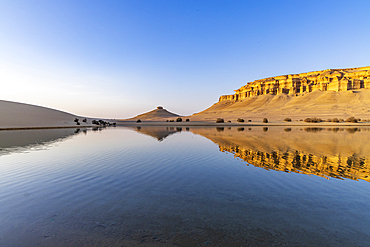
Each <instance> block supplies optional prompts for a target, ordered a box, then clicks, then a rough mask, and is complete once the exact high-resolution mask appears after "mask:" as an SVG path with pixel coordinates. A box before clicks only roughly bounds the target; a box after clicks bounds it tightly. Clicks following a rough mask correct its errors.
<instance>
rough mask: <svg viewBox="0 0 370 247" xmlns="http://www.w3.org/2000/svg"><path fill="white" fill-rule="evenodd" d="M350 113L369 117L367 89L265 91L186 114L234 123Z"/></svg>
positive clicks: (196, 119)
mask: <svg viewBox="0 0 370 247" xmlns="http://www.w3.org/2000/svg"><path fill="white" fill-rule="evenodd" d="M350 116H354V117H356V118H361V119H370V90H369V89H358V90H350V91H342V92H335V91H321V90H315V91H313V92H307V93H302V94H279V95H273V94H267V95H260V96H253V97H248V98H245V99H242V100H237V101H232V100H224V101H221V102H218V103H216V104H214V105H213V106H211V107H210V108H208V109H206V110H204V111H202V112H199V113H196V114H193V115H191V116H188V117H187V118H190V120H191V121H210V122H214V121H215V120H216V119H217V118H224V120H225V121H232V122H235V121H236V120H237V119H238V118H243V119H244V120H246V121H247V120H248V119H251V120H252V121H253V122H261V121H262V119H263V118H267V119H268V120H269V121H272V122H283V121H284V119H285V118H291V119H292V121H293V122H294V121H299V120H304V119H305V118H309V117H319V118H322V119H323V120H327V119H331V118H342V119H347V118H348V117H350Z"/></svg>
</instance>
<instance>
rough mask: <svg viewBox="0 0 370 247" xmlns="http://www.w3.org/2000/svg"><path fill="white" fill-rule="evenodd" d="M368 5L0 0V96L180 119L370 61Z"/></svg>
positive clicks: (116, 114) (80, 110)
mask: <svg viewBox="0 0 370 247" xmlns="http://www.w3.org/2000/svg"><path fill="white" fill-rule="evenodd" d="M369 9H370V1H368V0H366V1H360V0H358V1H357V0H355V1H325V0H322V1H299V0H295V1H248V0H245V1H216V0H215V1H210V0H209V1H207V0H204V1H191V0H184V1H181V0H173V1H165V0H163V1H158V0H157V1H150V0H145V1H142V0H132V1H92V0H88V1H78V0H77V1H68V0H63V1H49V0H45V1H37V0H35V1H17V0H7V1H6V0H0V33H1V35H0V86H1V90H0V99H2V100H10V101H17V102H23V103H29V104H35V105H41V106H47V107H51V108H55V109H59V110H63V111H67V112H71V113H74V114H78V115H82V116H91V117H106V118H128V117H132V116H134V115H137V114H140V113H143V112H146V111H150V110H152V109H154V108H156V107H157V106H158V105H162V106H164V107H165V108H166V109H168V110H170V111H172V112H175V113H177V114H181V115H189V114H192V113H195V112H199V111H202V110H204V109H206V108H207V107H209V106H211V105H212V104H213V103H215V102H217V101H218V97H219V96H220V95H223V94H232V93H233V90H234V89H237V88H239V87H241V86H243V85H245V84H246V83H247V82H250V81H253V80H256V79H261V78H265V77H269V76H276V75H282V74H291V73H301V72H307V71H314V70H322V69H328V68H347V67H360V66H369V65H370V15H369Z"/></svg>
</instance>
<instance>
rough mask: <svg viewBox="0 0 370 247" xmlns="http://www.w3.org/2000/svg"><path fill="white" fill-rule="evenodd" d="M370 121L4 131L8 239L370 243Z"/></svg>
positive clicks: (2, 212)
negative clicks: (369, 124) (368, 124)
mask: <svg viewBox="0 0 370 247" xmlns="http://www.w3.org/2000/svg"><path fill="white" fill-rule="evenodd" d="M369 138H370V131H369V129H366V128H352V129H345V128H333V129H320V128H296V127H294V128H293V127H292V128H272V127H269V128H262V127H252V128H248V127H244V128H237V127H231V128H220V127H219V128H215V127H208V128H201V127H198V128H196V127H189V128H186V127H181V128H176V127H144V126H143V127H131V128H123V127H117V128H107V129H103V130H95V131H94V130H91V129H88V130H83V129H81V130H74V129H58V130H23V131H2V132H0V205H1V207H0V222H1V225H0V246H102V245H103V246H104V245H106V246H164V245H166V246H168V245H170V246H172V245H173V246H369V245H370V244H369V243H370V183H369V181H370V177H369V176H370V145H368V140H369Z"/></svg>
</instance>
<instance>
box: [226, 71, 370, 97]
mask: <svg viewBox="0 0 370 247" xmlns="http://www.w3.org/2000/svg"><path fill="white" fill-rule="evenodd" d="M361 88H370V66H368V67H360V68H350V69H326V70H322V71H314V72H308V73H301V74H291V75H282V76H275V77H269V78H265V79H260V80H255V81H253V82H249V83H248V84H247V85H245V86H243V87H241V88H239V89H237V90H234V91H235V94H231V95H223V96H221V97H220V99H219V102H221V101H227V100H231V101H237V100H242V99H245V98H248V97H253V96H258V95H266V94H272V95H279V94H300V93H304V92H312V91H314V90H315V89H319V90H321V91H330V90H331V91H336V92H341V91H348V90H355V89H361Z"/></svg>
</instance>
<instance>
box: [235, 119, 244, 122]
mask: <svg viewBox="0 0 370 247" xmlns="http://www.w3.org/2000/svg"><path fill="white" fill-rule="evenodd" d="M236 121H237V122H238V123H244V119H242V118H238V120H236Z"/></svg>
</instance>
